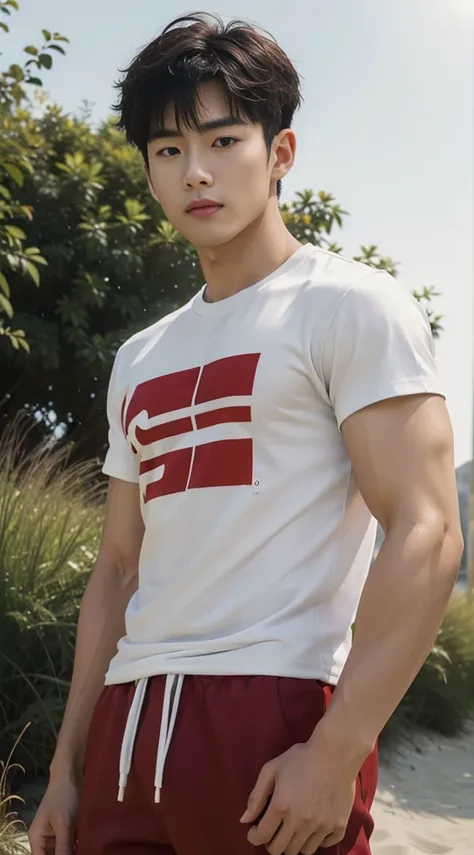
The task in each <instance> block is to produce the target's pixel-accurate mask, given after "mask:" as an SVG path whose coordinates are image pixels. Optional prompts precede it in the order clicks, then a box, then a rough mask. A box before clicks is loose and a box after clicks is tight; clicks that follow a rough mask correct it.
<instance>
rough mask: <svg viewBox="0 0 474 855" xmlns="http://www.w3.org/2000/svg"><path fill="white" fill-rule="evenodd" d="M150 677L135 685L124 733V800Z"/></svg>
mask: <svg viewBox="0 0 474 855" xmlns="http://www.w3.org/2000/svg"><path fill="white" fill-rule="evenodd" d="M147 684H148V679H143V680H138V681H137V684H136V686H135V694H134V696H133V701H132V705H131V707H130V710H129V712H128V718H127V724H126V725H125V732H124V734H123V740H122V749H121V751H120V779H119V793H118V801H119V802H123V797H124V794H125V787H126V786H127V780H128V776H129V774H130V769H131V768H132V757H133V748H134V745H135V737H136V735H137V728H138V722H139V721H140V714H141V711H142V706H143V701H144V698H145V692H146V687H147Z"/></svg>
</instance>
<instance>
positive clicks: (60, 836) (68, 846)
mask: <svg viewBox="0 0 474 855" xmlns="http://www.w3.org/2000/svg"><path fill="white" fill-rule="evenodd" d="M54 855H72V831H71V828H70V827H68V826H62V827H60V828H58V830H57V833H56V849H55V850H54Z"/></svg>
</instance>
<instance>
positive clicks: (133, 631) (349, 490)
mask: <svg viewBox="0 0 474 855" xmlns="http://www.w3.org/2000/svg"><path fill="white" fill-rule="evenodd" d="M203 294H204V289H202V291H200V292H199V293H198V294H197V295H196V296H195V297H193V299H192V300H191V301H190V302H189V303H188V304H187V305H185V306H184V307H182V308H181V309H179V310H178V311H176V312H174V313H173V314H171V315H168V316H167V317H165V318H163V319H162V320H160V321H158V322H157V323H155V324H153V326H150V327H149V328H148V329H145V330H143V332H140V333H138V334H137V335H134V336H133V337H132V338H130V339H129V340H128V341H127V342H125V344H123V345H122V347H121V348H120V349H119V351H118V353H117V356H116V360H115V364H114V367H113V371H112V375H111V380H110V387H109V395H108V418H109V424H110V433H109V451H108V453H107V457H106V460H105V464H104V467H103V471H104V473H105V474H107V475H111V476H113V477H115V478H121V479H123V480H125V481H132V482H138V483H139V485H140V495H141V511H142V514H143V520H144V524H145V535H144V540H143V546H142V550H141V555H140V568H139V588H138V591H137V593H136V594H135V595H134V596H133V597H132V599H131V601H130V604H129V607H128V610H127V614H126V633H127V634H126V636H125V637H124V638H123V639H121V641H120V642H119V645H118V652H117V654H116V656H115V657H114V659H113V660H112V662H111V665H110V669H109V671H108V674H107V678H106V682H107V683H108V684H112V683H122V682H127V681H132V680H137V679H139V678H144V677H150V676H153V675H157V674H221V675H222V674H223V675H227V674H229V675H231V674H245V675H247V674H248V675H251V674H259V675H277V676H282V677H284V676H290V677H302V678H315V679H320V680H324V681H327V682H330V683H336V682H337V680H338V678H339V676H340V674H341V670H342V668H343V666H344V663H345V661H346V659H347V656H348V653H349V649H350V643H351V625H352V623H353V620H354V616H355V613H356V609H357V605H358V602H359V599H360V595H361V592H362V588H363V585H364V582H365V580H366V577H367V574H368V571H369V567H370V564H371V560H372V555H373V548H374V540H375V534H376V521H375V520H374V518H373V517H372V515H371V514H370V512H369V510H368V509H367V506H366V505H365V503H364V501H363V499H362V497H361V495H360V492H359V490H358V488H357V484H356V483H355V479H354V476H353V473H352V469H351V465H350V461H349V459H348V456H347V452H346V450H345V445H344V442H343V438H342V435H341V432H340V426H341V424H342V422H343V421H344V420H345V419H346V418H347V417H348V416H350V415H351V414H352V413H354V412H356V411H357V410H360V409H361V408H362V407H366V406H368V405H369V404H373V403H375V402H376V401H380V400H383V399H387V398H391V397H394V396H397V395H409V394H415V393H423V392H425V393H435V394H443V393H442V392H441V389H440V384H439V380H438V377H437V372H436V368H435V362H434V355H433V341H432V336H431V331H430V326H429V322H428V319H427V316H426V313H425V312H424V310H423V309H422V308H421V307H420V305H419V303H418V302H417V301H416V300H415V299H414V297H412V295H411V294H410V293H409V292H408V291H406V290H405V289H404V288H403V287H402V286H401V285H400V284H399V283H398V282H397V281H396V280H395V279H394V278H393V277H391V276H390V275H389V274H388V273H386V272H384V271H377V270H374V269H372V268H370V267H368V266H367V265H364V264H361V263H357V262H354V261H350V260H348V259H345V258H343V257H341V256H339V255H337V254H333V253H330V252H327V251H324V250H321V249H317V248H315V247H313V246H311V245H306V246H302V247H300V248H299V249H298V250H297V251H296V252H295V254H294V255H293V256H292V257H291V258H290V259H289V260H288V261H286V262H285V263H284V264H283V265H282V266H281V267H279V268H278V269H277V270H275V271H274V272H273V273H272V274H271V275H270V276H267V277H266V278H265V279H264V280H262V281H261V282H259V283H257V284H255V285H252V286H250V287H249V288H246V289H245V290H243V291H240V292H239V293H237V294H235V295H233V296H231V297H229V298H227V299H224V300H220V301H218V302H215V303H208V302H205V300H204V298H203Z"/></svg>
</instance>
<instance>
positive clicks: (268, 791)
mask: <svg viewBox="0 0 474 855" xmlns="http://www.w3.org/2000/svg"><path fill="white" fill-rule="evenodd" d="M274 788H275V767H274V766H273V764H271V763H267V765H266V766H264V767H263V769H262V771H261V772H260V775H259V776H258V780H257V783H256V784H255V787H254V789H253V791H252V793H251V794H250V797H249V800H248V803H247V810H246V811H245V813H244V814H243V816H242V817H241V818H240V822H242V823H247V822H254V820H256V819H257V817H258V816H259V815H260V814H261V813H262V812H263V811H264V809H265V808H266V806H267V804H268V800H269V798H270V796H271V795H272V793H273V790H274Z"/></svg>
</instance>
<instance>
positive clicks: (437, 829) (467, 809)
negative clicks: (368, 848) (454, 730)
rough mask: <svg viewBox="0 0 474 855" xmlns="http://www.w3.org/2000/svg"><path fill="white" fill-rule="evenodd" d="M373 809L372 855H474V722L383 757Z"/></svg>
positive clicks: (420, 740)
mask: <svg viewBox="0 0 474 855" xmlns="http://www.w3.org/2000/svg"><path fill="white" fill-rule="evenodd" d="M373 813H374V819H375V823H376V825H375V832H374V835H373V837H372V853H373V855H420V853H425V855H448V853H452V855H474V727H473V728H472V729H471V730H470V731H469V733H468V734H467V735H466V736H465V737H463V738H462V739H456V740H443V739H440V738H436V739H428V738H426V737H417V738H416V739H415V740H413V745H411V746H410V747H409V748H406V749H404V750H403V751H400V752H398V753H397V754H396V755H395V756H394V757H392V759H391V761H390V764H388V765H387V764H386V763H384V762H382V766H381V773H380V786H379V792H378V795H377V798H376V803H375V806H374V811H373Z"/></svg>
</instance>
